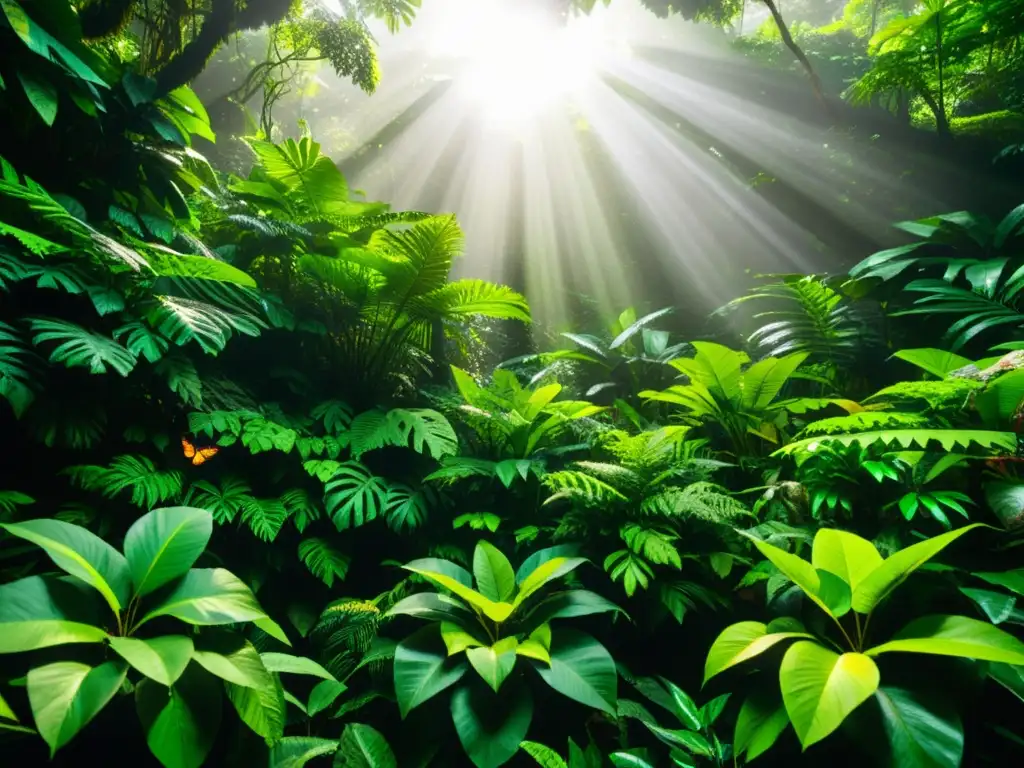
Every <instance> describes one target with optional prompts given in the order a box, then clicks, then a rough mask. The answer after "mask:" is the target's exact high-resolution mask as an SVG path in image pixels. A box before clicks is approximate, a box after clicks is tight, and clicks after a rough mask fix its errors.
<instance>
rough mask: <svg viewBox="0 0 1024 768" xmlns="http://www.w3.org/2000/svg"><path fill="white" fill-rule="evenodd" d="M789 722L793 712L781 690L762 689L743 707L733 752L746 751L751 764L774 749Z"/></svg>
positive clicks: (737, 724)
mask: <svg viewBox="0 0 1024 768" xmlns="http://www.w3.org/2000/svg"><path fill="white" fill-rule="evenodd" d="M787 725H789V715H787V714H786V707H785V706H784V705H783V703H782V699H781V698H780V697H779V693H778V691H775V690H770V691H758V692H756V693H754V694H752V695H750V696H748V697H747V698H746V699H745V700H744V702H743V706H741V707H740V714H739V716H738V717H737V718H736V731H735V733H734V734H733V738H732V748H733V752H734V753H735V754H736V756H737V757H739V756H742V755H743V754H744V753H746V758H747V762H748V763H749V762H750V761H751V760H753V759H754V758H756V757H758V756H759V755H763V754H764V753H765V752H767V751H768V750H769V749H771V747H772V745H773V744H774V743H775V742H776V741H777V740H778V738H779V736H781V735H782V732H783V731H784V730H786V726H787Z"/></svg>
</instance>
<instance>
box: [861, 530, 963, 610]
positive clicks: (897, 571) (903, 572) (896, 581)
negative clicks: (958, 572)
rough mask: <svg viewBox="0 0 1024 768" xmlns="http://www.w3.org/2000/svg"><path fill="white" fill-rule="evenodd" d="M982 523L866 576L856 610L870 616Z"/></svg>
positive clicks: (915, 548) (917, 547)
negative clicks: (917, 573)
mask: <svg viewBox="0 0 1024 768" xmlns="http://www.w3.org/2000/svg"><path fill="white" fill-rule="evenodd" d="M979 526H980V523H974V524H972V525H967V526H964V527H963V528H958V529H956V530H955V531H949V532H948V533H943V534H941V535H940V536H934V537H932V538H930V539H926V540H925V541H922V542H919V543H917V544H912V545H911V546H909V547H907V548H905V549H901V550H900V551H899V552H896V553H895V554H892V555H890V556H889V557H887V558H886V559H885V560H883V561H882V564H881V565H879V566H877V567H876V568H875V569H874V570H873V571H871V572H870V573H869V574H867V575H866V576H864V577H863V578H862V580H861V581H860V583H859V584H858V585H857V587H856V589H854V590H853V610H855V611H857V613H871V611H873V610H874V609H875V606H877V605H878V604H879V603H881V602H882V601H883V600H884V599H885V598H886V597H888V596H889V594H890V593H891V592H892V591H893V590H894V589H896V587H898V586H899V585H900V584H902V583H903V581H904V580H905V579H906V578H907V577H908V576H909V575H910V574H911V573H913V572H914V571H915V570H917V569H918V568H919V567H921V566H922V565H924V564H925V563H926V562H928V561H929V560H931V559H932V558H933V557H935V556H936V555H937V554H939V552H941V551H942V550H943V549H945V548H946V547H947V546H949V545H950V544H952V543H953V542H954V541H956V540H957V539H959V538H960V537H961V536H963V535H964V534H965V533H967V532H968V531H971V530H973V529H975V528H977V527H979Z"/></svg>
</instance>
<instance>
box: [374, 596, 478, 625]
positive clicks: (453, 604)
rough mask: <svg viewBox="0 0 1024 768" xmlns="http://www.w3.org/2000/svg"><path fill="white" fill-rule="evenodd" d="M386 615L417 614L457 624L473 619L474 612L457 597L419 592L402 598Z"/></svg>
mask: <svg viewBox="0 0 1024 768" xmlns="http://www.w3.org/2000/svg"><path fill="white" fill-rule="evenodd" d="M384 615H385V616H415V617H417V618H420V619H430V620H432V621H451V622H454V623H457V624H460V623H463V622H465V621H467V620H473V614H472V613H471V612H470V611H468V610H466V606H465V605H463V604H462V603H460V602H459V601H458V600H456V599H455V598H452V597H449V596H448V595H441V594H438V593H437V592H417V593H416V594H415V595H409V597H405V598H402V599H401V600H399V601H398V602H397V603H395V604H394V605H393V606H391V608H390V609H388V611H387V613H385V614H384Z"/></svg>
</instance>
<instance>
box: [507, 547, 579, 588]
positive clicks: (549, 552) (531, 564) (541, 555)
mask: <svg viewBox="0 0 1024 768" xmlns="http://www.w3.org/2000/svg"><path fill="white" fill-rule="evenodd" d="M579 550H580V548H579V545H578V544H558V545H556V546H554V547H547V548H546V549H538V550H537V551H536V552H534V553H533V554H532V555H530V556H529V557H528V558H526V559H525V560H523V564H522V565H520V566H519V570H518V571H516V583H517V584H522V583H523V582H524V581H526V579H527V577H528V576H529V575H530V574H532V573H533V572H534V571H535V570H537V568H539V567H540V566H542V565H543V564H544V563H546V562H547V561H548V560H553V559H554V558H556V557H574V556H575V555H576V554H577V553H578V552H579Z"/></svg>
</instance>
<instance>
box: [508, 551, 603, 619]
mask: <svg viewBox="0 0 1024 768" xmlns="http://www.w3.org/2000/svg"><path fill="white" fill-rule="evenodd" d="M586 562H588V561H587V559H586V558H585V557H554V558H552V559H551V560H548V561H547V562H544V563H542V564H540V565H538V566H537V567H536V568H535V569H534V570H533V571H532V572H531V573H530V575H529V576H527V577H526V578H525V579H523V581H522V583H521V584H520V585H519V593H518V594H517V595H516V598H515V600H513V601H512V605H513V607H514V608H518V607H519V606H520V605H522V604H523V603H524V602H525V601H526V600H527V598H529V597H530V596H532V595H533V594H534V593H535V592H537V591H539V590H540V589H543V587H544V586H545V585H546V584H548V583H550V582H552V581H554V580H555V579H560V578H562V577H563V576H565V575H566V574H568V573H570V572H571V571H574V570H576V568H578V567H579V566H581V565H583V563H586Z"/></svg>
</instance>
